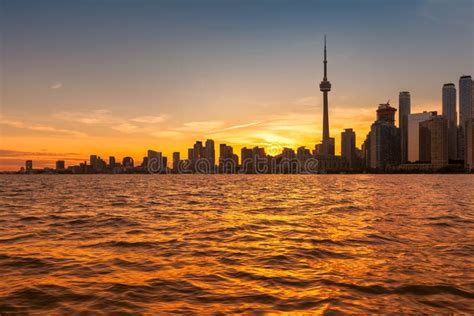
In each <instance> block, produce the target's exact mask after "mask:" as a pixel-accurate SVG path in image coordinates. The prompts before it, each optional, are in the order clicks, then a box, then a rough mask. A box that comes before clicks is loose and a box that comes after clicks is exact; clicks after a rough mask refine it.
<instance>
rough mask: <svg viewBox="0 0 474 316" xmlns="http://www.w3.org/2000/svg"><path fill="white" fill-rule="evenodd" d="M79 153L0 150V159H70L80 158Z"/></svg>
mask: <svg viewBox="0 0 474 316" xmlns="http://www.w3.org/2000/svg"><path fill="white" fill-rule="evenodd" d="M80 155H81V154H79V153H57V152H47V151H20V150H9V149H0V157H25V156H28V157H31V156H35V157H40V156H41V157H43V156H44V157H70V156H80Z"/></svg>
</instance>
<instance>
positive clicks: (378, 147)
mask: <svg viewBox="0 0 474 316" xmlns="http://www.w3.org/2000/svg"><path fill="white" fill-rule="evenodd" d="M396 111H397V109H395V108H393V107H391V106H390V104H389V103H383V104H380V105H379V107H378V109H377V120H376V121H375V122H374V123H373V124H372V126H371V128H370V132H369V134H368V135H367V139H366V141H365V142H364V151H365V157H366V158H365V159H366V166H368V167H369V168H372V169H379V170H384V169H386V168H387V167H389V166H396V165H398V164H399V163H400V132H399V130H398V128H397V127H396V126H395V112H396Z"/></svg>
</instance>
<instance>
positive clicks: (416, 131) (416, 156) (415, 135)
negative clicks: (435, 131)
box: [408, 111, 437, 162]
mask: <svg viewBox="0 0 474 316" xmlns="http://www.w3.org/2000/svg"><path fill="white" fill-rule="evenodd" d="M436 115H437V112H435V111H432V112H426V111H425V112H423V113H412V114H410V115H408V161H409V162H419V161H420V123H421V122H423V121H427V120H429V119H431V118H432V117H435V116H436Z"/></svg>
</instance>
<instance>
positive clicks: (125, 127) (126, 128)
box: [112, 122, 139, 133]
mask: <svg viewBox="0 0 474 316" xmlns="http://www.w3.org/2000/svg"><path fill="white" fill-rule="evenodd" d="M112 129H114V130H116V131H119V132H122V133H134V132H136V131H138V130H139V127H138V126H136V125H133V124H130V123H127V122H125V123H122V124H119V125H116V126H112Z"/></svg>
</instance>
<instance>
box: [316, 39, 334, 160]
mask: <svg viewBox="0 0 474 316" xmlns="http://www.w3.org/2000/svg"><path fill="white" fill-rule="evenodd" d="M327 63H328V61H327V50H326V36H324V77H323V81H321V83H320V84H319V89H320V90H321V92H322V93H323V141H322V146H321V151H320V153H321V154H323V155H334V139H333V138H331V137H329V102H328V92H329V91H331V83H330V82H329V80H328V76H327Z"/></svg>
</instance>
